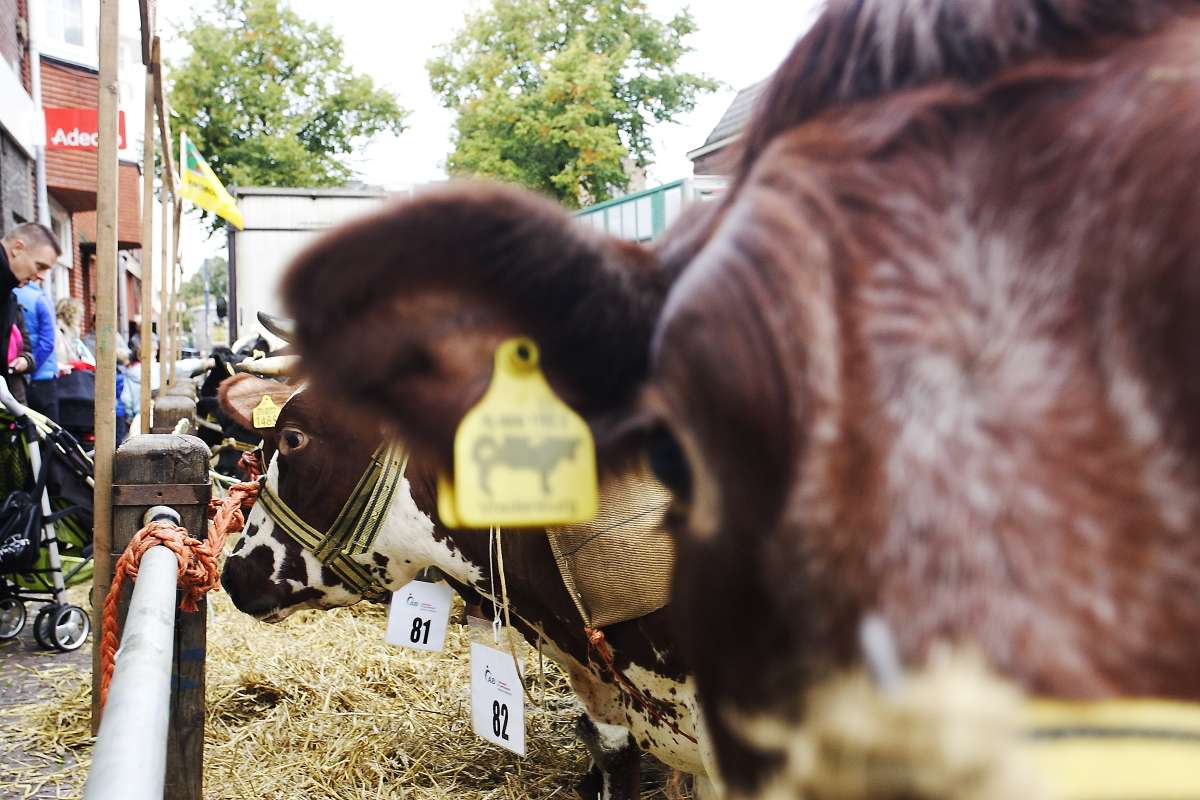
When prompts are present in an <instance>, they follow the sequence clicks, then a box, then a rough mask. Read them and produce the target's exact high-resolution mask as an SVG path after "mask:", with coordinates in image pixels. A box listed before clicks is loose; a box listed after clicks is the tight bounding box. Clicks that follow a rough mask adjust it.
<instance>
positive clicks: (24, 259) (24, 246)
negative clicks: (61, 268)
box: [0, 222, 62, 389]
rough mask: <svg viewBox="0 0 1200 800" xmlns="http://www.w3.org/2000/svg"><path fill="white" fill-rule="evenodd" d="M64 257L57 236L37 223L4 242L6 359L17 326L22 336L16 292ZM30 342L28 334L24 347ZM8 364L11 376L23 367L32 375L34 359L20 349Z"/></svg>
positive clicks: (0, 304) (1, 341)
mask: <svg viewBox="0 0 1200 800" xmlns="http://www.w3.org/2000/svg"><path fill="white" fill-rule="evenodd" d="M61 254H62V249H61V248H60V247H59V244H58V239H57V238H56V237H55V235H54V232H53V231H51V230H50V229H49V228H47V227H46V226H45V225H39V224H38V223H36V222H26V223H24V224H22V225H17V226H16V227H15V228H13V229H12V230H10V231H9V232H8V233H7V234H5V236H4V238H2V239H0V352H2V353H4V354H5V355H7V354H8V353H9V350H10V349H11V348H10V346H9V344H10V342H11V341H12V340H13V338H14V336H13V330H14V326H16V329H17V331H18V332H19V331H20V323H21V321H20V320H19V317H18V315H19V314H20V304H19V303H18V302H17V298H16V296H15V295H14V294H13V289H16V288H17V287H18V286H24V285H25V284H26V283H29V281H31V280H33V278H34V277H35V276H37V274H38V272H39V271H46V270H49V269H50V267H51V266H53V264H54V262H55V261H56V260H57V259H58V257H59V255H61ZM27 341H29V337H28V335H27V334H25V335H24V341H23V342H22V345H24V342H27ZM5 363H6V364H7V365H8V372H9V374H12V373H13V372H14V371H15V370H16V369H17V368H19V367H23V368H24V369H23V371H24V372H29V371H31V370H32V368H33V356H32V354H30V355H29V357H28V358H26V357H25V356H24V355H22V352H21V348H17V352H16V354H15V355H14V357H13V358H11V359H9V360H8V361H7V362H5ZM5 377H8V375H6V376H5ZM23 383H24V382H23V381H22V384H23ZM23 388H24V387H23V386H22V389H23Z"/></svg>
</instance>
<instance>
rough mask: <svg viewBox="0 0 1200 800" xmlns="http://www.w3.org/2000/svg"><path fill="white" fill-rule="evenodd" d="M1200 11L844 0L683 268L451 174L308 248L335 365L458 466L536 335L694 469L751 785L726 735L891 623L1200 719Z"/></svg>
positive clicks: (622, 422)
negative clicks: (728, 636)
mask: <svg viewBox="0 0 1200 800" xmlns="http://www.w3.org/2000/svg"><path fill="white" fill-rule="evenodd" d="M1197 7H1198V6H1197V4H1196V3H1195V2H1183V0H1179V1H1177V2H1171V1H1170V0H1141V1H1140V2H1133V1H1130V0H1011V2H1001V0H978V2H973V3H971V2H965V1H964V0H903V1H901V0H895V1H894V2H885V0H878V1H877V2H869V1H868V0H841V1H840V2H833V3H831V5H830V8H829V9H828V11H827V12H826V14H825V15H824V17H823V18H822V20H821V21H820V22H818V24H817V25H816V26H815V27H814V29H813V31H812V32H810V34H809V35H807V36H806V37H804V39H802V40H801V42H800V43H799V44H798V45H797V47H796V49H795V50H794V51H793V53H792V55H791V56H789V58H788V59H787V60H786V61H785V62H784V64H783V66H782V67H781V68H780V70H779V72H778V74H777V75H776V77H775V78H774V80H773V81H772V84H771V86H770V88H769V89H768V90H767V92H766V94H765V99H764V101H763V104H762V105H761V106H760V108H759V110H758V113H757V114H756V117H755V120H754V122H753V124H752V126H751V129H750V131H749V132H748V133H747V135H746V139H745V155H744V158H743V161H742V166H741V168H740V170H739V172H738V174H737V175H736V176H735V182H734V186H733V188H732V189H731V191H730V192H728V193H727V194H726V196H725V197H724V198H723V199H722V201H720V203H719V204H718V205H716V206H714V207H711V208H710V209H709V210H706V211H704V212H699V213H696V214H693V215H691V216H690V217H689V219H688V220H686V221H685V222H684V223H682V224H681V225H680V226H679V227H678V229H677V230H675V231H673V232H672V234H671V235H670V237H669V238H668V239H667V240H666V241H665V242H662V243H660V244H658V245H657V246H656V257H657V260H658V264H657V268H656V267H655V265H654V264H653V263H650V262H648V261H647V260H646V258H645V257H643V256H640V255H636V256H635V254H634V252H633V251H631V250H630V249H629V248H628V247H627V246H625V245H618V244H616V243H613V242H606V241H604V240H601V239H597V238H595V237H594V236H593V234H591V233H590V232H588V231H584V230H583V229H582V228H581V226H579V225H578V223H576V222H574V221H572V220H570V219H569V218H568V217H566V215H565V214H563V213H561V212H559V211H557V210H555V209H552V208H550V207H548V206H547V205H546V204H545V203H544V202H542V201H540V200H537V199H535V198H531V197H529V196H527V195H523V194H521V193H519V192H516V191H514V190H507V189H493V188H481V187H478V186H459V187H451V188H449V189H446V190H444V191H443V192H442V193H441V194H439V195H438V196H436V197H435V198H429V199H419V200H417V201H415V202H413V203H408V204H404V205H400V206H397V207H395V208H393V209H391V210H390V211H388V212H386V213H385V214H384V215H382V216H380V217H377V218H375V219H372V220H367V221H364V222H362V223H360V224H359V225H357V226H356V227H354V228H351V229H347V230H344V231H340V232H337V233H334V234H332V235H331V237H330V238H328V239H327V240H326V241H325V242H323V243H322V244H319V245H318V246H316V247H315V248H314V249H312V250H310V251H309V252H308V253H307V254H305V255H304V256H302V257H301V258H300V259H299V260H298V261H297V263H296V265H295V266H294V268H293V270H292V273H291V275H290V277H289V280H288V282H287V284H286V287H285V293H286V295H287V300H288V302H289V304H290V305H291V307H292V309H293V310H294V311H295V312H296V314H297V316H300V317H301V318H302V319H304V320H306V322H304V323H303V324H302V325H301V327H300V344H301V348H302V350H303V352H304V353H305V355H306V356H309V357H317V358H321V359H322V365H321V366H322V370H321V372H322V373H324V378H318V379H319V380H322V383H321V386H322V388H323V389H324V390H326V391H330V392H333V393H334V394H336V395H337V396H339V397H343V398H346V399H348V400H349V401H351V402H354V403H356V404H358V406H359V407H362V408H366V409H367V410H369V411H370V412H372V413H373V414H375V415H378V416H379V417H381V418H384V419H386V420H388V421H389V422H390V423H392V424H394V425H396V426H397V427H398V428H399V429H400V430H401V431H403V432H404V433H405V435H410V434H411V435H414V436H418V437H422V441H423V442H424V444H425V446H427V447H428V448H429V449H430V451H431V452H437V453H441V454H442V455H441V456H440V457H441V458H442V459H443V461H442V462H441V463H443V464H444V463H445V461H444V459H445V454H446V453H447V452H448V449H449V442H450V440H451V437H452V432H453V429H454V427H455V425H456V424H457V421H458V420H459V419H460V417H461V414H462V412H463V411H464V410H465V409H466V408H468V407H469V406H470V404H471V403H473V402H474V401H475V399H477V397H478V396H479V393H480V392H481V391H482V388H483V386H484V385H485V384H486V381H487V377H488V375H489V374H490V358H489V350H490V347H491V346H492V345H493V344H494V343H495V341H496V340H498V339H499V338H500V337H501V336H506V335H510V334H512V333H515V332H523V333H528V334H531V335H533V336H535V337H536V338H538V340H539V342H540V343H541V344H542V346H543V349H544V351H545V353H546V369H547V372H548V374H549V376H550V378H551V380H552V382H553V383H554V384H555V386H556V388H558V389H559V391H560V392H561V393H563V394H564V395H565V396H566V397H568V398H569V399H570V400H571V401H572V402H574V403H575V404H576V405H577V406H578V407H579V408H580V410H581V411H582V412H583V413H585V415H586V416H587V417H588V419H589V421H590V422H591V423H592V424H593V426H594V428H595V430H596V431H597V433H598V436H599V438H600V439H601V440H602V443H606V444H607V443H609V441H610V440H611V439H612V437H613V435H614V434H615V433H618V432H620V433H628V432H630V431H636V430H641V429H648V430H657V431H660V433H658V434H656V435H655V436H654V437H652V439H651V441H653V442H654V447H655V448H656V450H657V451H661V452H659V455H660V456H661V457H660V459H659V461H660V462H667V463H671V462H672V459H675V460H678V459H677V458H676V454H675V448H676V447H677V448H678V451H679V452H680V453H681V454H682V458H683V459H684V462H683V463H685V464H686V473H687V480H686V481H685V482H679V483H678V485H679V487H680V504H679V507H678V508H677V509H676V512H675V515H676V518H677V519H678V523H679V544H680V549H679V561H678V564H679V572H678V575H677V580H676V595H675V602H676V607H677V608H681V609H685V614H686V619H687V620H689V624H688V625H686V626H685V630H686V634H687V635H686V639H687V642H686V644H687V648H688V656H689V660H690V662H691V665H692V667H693V668H694V669H695V671H696V673H697V676H698V681H699V685H700V688H701V690H702V693H703V697H704V700H705V707H706V709H707V711H708V713H709V719H708V721H709V723H710V727H711V732H712V734H713V736H714V739H715V741H716V744H717V747H718V755H719V758H720V763H721V767H722V771H723V777H724V778H725V779H726V781H727V782H728V784H729V785H730V786H731V787H733V788H734V789H740V790H746V791H749V790H752V789H753V788H754V787H756V786H759V785H761V784H762V782H763V781H765V780H767V779H768V778H769V777H770V776H771V774H772V773H773V772H774V771H775V769H776V768H777V765H778V763H779V759H780V754H779V753H772V752H770V751H767V750H764V749H763V748H761V747H756V746H755V745H754V744H753V743H752V742H750V741H748V740H747V739H746V738H745V737H744V736H741V735H739V734H738V733H737V732H736V731H735V730H734V729H733V728H731V727H730V726H729V725H728V724H727V720H726V718H725V717H724V716H723V714H724V713H725V712H726V711H734V712H737V714H740V715H743V716H744V715H754V714H763V713H767V714H771V715H774V716H775V717H778V718H781V719H784V720H789V719H790V720H793V721H796V720H799V719H800V718H801V717H802V716H803V713H804V708H803V702H804V696H805V694H804V689H805V687H808V686H811V685H812V684H813V683H814V682H816V681H819V680H821V679H823V678H824V677H825V676H827V675H828V674H830V673H831V672H833V671H835V670H840V669H843V668H845V667H847V666H850V665H852V664H853V663H855V662H856V661H857V660H858V659H859V657H860V656H859V653H858V644H857V639H856V635H857V630H858V626H859V624H860V622H861V620H862V619H863V617H864V615H865V614H867V613H871V612H875V613H879V614H880V615H882V616H883V617H884V618H885V619H887V620H888V621H889V623H890V624H891V626H892V627H893V629H894V631H895V635H896V638H897V641H898V646H899V649H900V651H901V653H900V654H901V656H902V658H903V659H905V660H906V661H908V662H910V663H919V662H920V661H922V660H923V659H924V657H925V656H926V654H927V653H928V652H929V650H930V648H931V647H933V646H934V644H935V643H937V642H939V641H944V640H949V641H953V642H970V643H972V644H973V645H975V646H977V647H979V648H980V649H981V651H982V652H983V653H984V654H985V655H986V657H987V658H988V660H989V662H990V664H991V665H992V666H993V667H994V668H995V669H997V670H999V671H1000V672H1001V673H1002V674H1003V675H1005V676H1006V677H1008V678H1010V679H1013V680H1015V681H1017V682H1018V683H1019V684H1020V685H1021V686H1023V687H1024V688H1025V689H1026V690H1028V691H1031V692H1034V693H1039V694H1047V695H1054V696H1069V697H1102V696H1112V695H1129V694H1135V695H1136V694H1142V695H1157V696H1164V697H1174V698H1181V699H1190V700H1195V699H1200V679H1198V678H1197V675H1198V674H1200V673H1197V671H1196V668H1195V665H1196V664H1197V663H1200V539H1197V537H1196V536H1195V535H1194V531H1195V529H1196V528H1197V527H1198V526H1200V460H1198V458H1197V453H1200V411H1198V409H1200V348H1198V347H1197V344H1196V343H1197V342H1198V341H1200V314H1198V313H1197V312H1196V308H1197V307H1198V306H1200V268H1197V266H1196V263H1195V260H1196V258H1197V256H1196V255H1195V254H1196V253H1198V252H1200V226H1198V225H1196V223H1195V220H1196V219H1198V218H1200V192H1197V190H1196V188H1195V187H1196V186H1197V185H1198V183H1200V181H1198V180H1197V179H1198V178H1200V176H1198V175H1197V174H1196V169H1195V166H1194V165H1195V164H1197V163H1200V160H1198V159H1200V112H1198V111H1197V109H1200V46H1198V45H1197V44H1196V43H1197V41H1200V20H1198V19H1197V15H1196V9H1197ZM346 247H352V248H355V249H354V253H355V258H350V259H346V258H342V257H338V258H335V257H334V256H335V254H337V255H339V256H340V254H341V253H342V252H343V248H346ZM346 264H351V265H353V273H352V274H350V275H348V272H347V268H346ZM622 270H625V272H622ZM622 275H625V276H626V277H622ZM348 277H351V278H352V280H348ZM338 287H345V288H338ZM331 292H332V296H331V294H330V293H331ZM431 297H436V298H437V305H436V306H434V305H430V304H427V303H426V300H427V298H431ZM400 311H403V312H405V313H399V312H400ZM387 330H390V331H396V330H400V331H402V333H401V334H400V335H396V334H395V333H393V334H391V335H387V334H386V333H385V331H387ZM464 333H467V334H470V336H468V337H467V339H465V340H460V341H459V342H457V343H455V344H451V343H450V342H449V337H455V338H456V339H458V338H459V337H461V336H462V335H463V334H464ZM364 347H365V348H366V350H367V353H368V354H369V356H370V358H363V359H350V360H346V359H344V358H342V356H343V355H344V354H345V353H347V352H349V351H353V350H356V349H362V348H364ZM334 354H337V356H338V358H341V363H340V364H339V365H338V366H337V367H336V368H335V369H332V370H330V369H327V368H328V367H329V366H330V365H331V363H333V362H334V361H336V360H337V359H334V358H333V356H334ZM326 358H330V359H331V360H330V361H325V359H326ZM414 398H415V399H416V402H415V403H411V402H409V400H411V399H414ZM661 431H667V432H669V435H663V434H662V433H661ZM603 452H605V453H607V452H608V451H607V450H605V451H603ZM652 455H653V453H652ZM685 483H686V484H690V486H688V485H685ZM688 498H690V500H689V499H688ZM731 598H736V602H734V601H733V600H732V599H731ZM743 609H753V619H754V620H755V624H753V625H747V624H745V623H744V618H743V617H742V616H739V615H740V614H742V613H743V612H742V611H741V610H743ZM724 629H734V630H736V631H737V634H738V636H737V646H736V647H731V646H729V644H728V643H727V642H726V641H724V640H723V639H721V638H720V637H717V636H714V635H713V631H714V630H718V631H719V630H724Z"/></svg>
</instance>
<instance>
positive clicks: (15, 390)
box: [4, 305, 33, 405]
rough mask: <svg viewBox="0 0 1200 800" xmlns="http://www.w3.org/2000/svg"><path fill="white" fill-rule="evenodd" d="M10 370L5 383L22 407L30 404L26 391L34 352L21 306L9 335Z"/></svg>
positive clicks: (5, 377) (18, 307) (18, 308)
mask: <svg viewBox="0 0 1200 800" xmlns="http://www.w3.org/2000/svg"><path fill="white" fill-rule="evenodd" d="M7 363H8V369H7V371H6V372H5V373H4V382H5V383H6V384H7V385H8V391H9V392H11V393H12V396H13V397H15V398H16V399H17V402H18V403H20V404H21V405H26V404H27V403H28V402H29V396H28V393H27V392H26V391H25V389H26V383H25V381H26V380H27V378H28V376H29V373H30V372H32V371H33V351H32V350H31V349H30V345H29V331H28V329H27V328H26V327H25V314H24V312H23V311H22V310H21V306H20V305H18V306H17V319H16V321H15V322H13V324H12V329H11V330H10V331H9V335H8V359H7Z"/></svg>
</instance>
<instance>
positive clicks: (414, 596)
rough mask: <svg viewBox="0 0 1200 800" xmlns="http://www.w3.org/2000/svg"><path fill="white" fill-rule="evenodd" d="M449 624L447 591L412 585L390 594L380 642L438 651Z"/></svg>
mask: <svg viewBox="0 0 1200 800" xmlns="http://www.w3.org/2000/svg"><path fill="white" fill-rule="evenodd" d="M449 621H450V587H449V586H447V585H446V584H444V583H428V582H426V581H413V582H412V583H409V584H407V585H406V586H404V587H402V588H401V589H400V590H399V591H397V592H395V593H393V594H392V606H391V608H390V609H389V610H388V626H387V635H386V636H385V637H384V641H386V642H387V643H388V644H394V645H399V646H400V647H409V648H412V649H413V650H433V651H440V650H441V649H442V646H443V645H444V644H445V641H446V625H447V623H449Z"/></svg>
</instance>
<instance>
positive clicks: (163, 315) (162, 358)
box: [158, 187, 171, 391]
mask: <svg viewBox="0 0 1200 800" xmlns="http://www.w3.org/2000/svg"><path fill="white" fill-rule="evenodd" d="M170 204H171V201H170V195H169V194H168V192H167V189H166V187H164V188H163V190H162V207H161V209H160V211H161V213H162V262H161V263H162V275H161V280H162V283H161V285H160V286H159V289H158V291H159V309H158V388H159V391H162V389H163V387H165V386H166V385H167V353H168V352H170V351H169V350H168V349H167V348H168V347H169V346H170V344H169V343H168V341H167V320H168V317H167V302H168V297H167V288H168V286H169V284H168V283H167V278H168V277H169V275H168V272H167V270H168V269H169V267H168V262H169V261H170V260H171V259H170V254H171V228H170V225H171V215H170Z"/></svg>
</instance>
